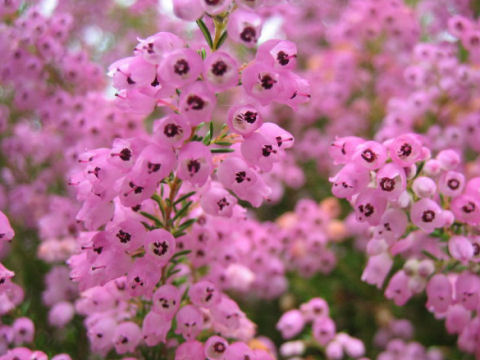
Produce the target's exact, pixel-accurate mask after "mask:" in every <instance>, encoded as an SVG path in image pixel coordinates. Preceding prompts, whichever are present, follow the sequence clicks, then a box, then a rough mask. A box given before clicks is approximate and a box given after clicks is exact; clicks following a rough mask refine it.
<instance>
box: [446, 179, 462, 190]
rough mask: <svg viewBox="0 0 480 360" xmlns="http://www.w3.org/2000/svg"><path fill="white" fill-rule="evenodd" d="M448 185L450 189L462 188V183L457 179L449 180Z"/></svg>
mask: <svg viewBox="0 0 480 360" xmlns="http://www.w3.org/2000/svg"><path fill="white" fill-rule="evenodd" d="M447 185H448V187H449V188H450V189H452V190H457V189H458V187H459V186H460V181H458V180H457V179H450V180H448V182H447Z"/></svg>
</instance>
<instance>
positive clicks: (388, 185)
mask: <svg viewBox="0 0 480 360" xmlns="http://www.w3.org/2000/svg"><path fill="white" fill-rule="evenodd" d="M380 187H381V188H382V190H384V191H393V190H395V180H393V179H390V178H387V177H384V178H382V180H380Z"/></svg>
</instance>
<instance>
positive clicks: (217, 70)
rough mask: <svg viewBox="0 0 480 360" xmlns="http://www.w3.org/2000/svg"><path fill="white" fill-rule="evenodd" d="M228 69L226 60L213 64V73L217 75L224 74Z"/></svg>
mask: <svg viewBox="0 0 480 360" xmlns="http://www.w3.org/2000/svg"><path fill="white" fill-rule="evenodd" d="M227 70H228V66H227V64H226V63H225V61H222V60H219V61H217V62H216V63H214V64H213V65H212V73H213V74H214V75H216V76H223V75H224V74H225V73H226V72H227Z"/></svg>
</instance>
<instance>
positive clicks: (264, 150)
mask: <svg viewBox="0 0 480 360" xmlns="http://www.w3.org/2000/svg"><path fill="white" fill-rule="evenodd" d="M272 152H273V153H275V152H276V151H275V150H273V146H272V145H263V148H262V155H263V156H265V157H267V156H270V154H271V153H272Z"/></svg>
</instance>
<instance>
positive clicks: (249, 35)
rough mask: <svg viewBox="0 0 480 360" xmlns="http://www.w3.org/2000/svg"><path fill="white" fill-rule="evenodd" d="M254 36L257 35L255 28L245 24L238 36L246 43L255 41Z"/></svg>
mask: <svg viewBox="0 0 480 360" xmlns="http://www.w3.org/2000/svg"><path fill="white" fill-rule="evenodd" d="M256 36H257V32H256V31H255V28H253V27H251V26H247V27H246V28H245V29H243V31H242V32H241V33H240V38H241V39H242V40H243V41H245V42H247V43H249V42H252V41H256V40H257V38H256Z"/></svg>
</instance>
